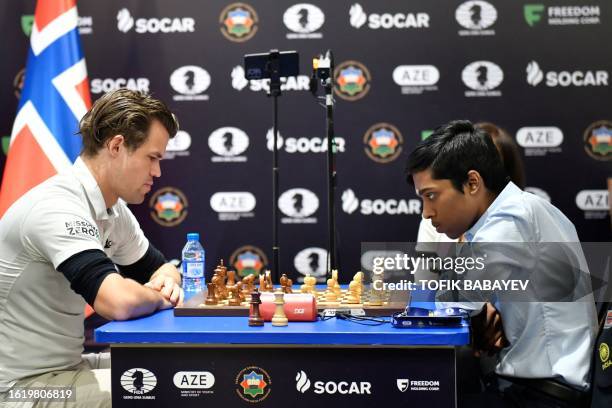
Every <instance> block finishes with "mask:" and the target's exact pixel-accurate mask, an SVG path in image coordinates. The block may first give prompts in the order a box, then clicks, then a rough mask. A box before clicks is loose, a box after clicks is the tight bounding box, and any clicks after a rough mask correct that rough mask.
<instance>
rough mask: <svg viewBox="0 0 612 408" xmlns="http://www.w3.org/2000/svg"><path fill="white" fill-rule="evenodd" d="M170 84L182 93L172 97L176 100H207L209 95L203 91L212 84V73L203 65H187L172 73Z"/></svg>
mask: <svg viewBox="0 0 612 408" xmlns="http://www.w3.org/2000/svg"><path fill="white" fill-rule="evenodd" d="M170 85H171V86H172V89H174V90H175V91H176V92H178V93H179V94H180V95H174V96H173V97H172V99H174V100H175V101H206V100H208V95H203V93H204V91H206V90H207V89H208V87H209V86H210V75H209V74H208V71H206V70H205V69H204V68H202V67H198V66H196V65H185V66H183V67H180V68H177V69H176V70H174V72H173V73H172V75H170Z"/></svg>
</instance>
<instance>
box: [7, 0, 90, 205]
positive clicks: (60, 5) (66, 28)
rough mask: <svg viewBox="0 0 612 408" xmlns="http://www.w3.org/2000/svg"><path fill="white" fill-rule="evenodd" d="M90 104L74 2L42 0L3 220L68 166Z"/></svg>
mask: <svg viewBox="0 0 612 408" xmlns="http://www.w3.org/2000/svg"><path fill="white" fill-rule="evenodd" d="M90 106H91V97H90V95H89V81H88V78H87V68H86V66H85V59H84V58H83V52H82V51H81V41H80V38H79V32H78V13H77V8H76V0H38V2H37V4H36V12H35V16H34V25H33V27H32V34H31V36H30V50H29V52H28V62H27V66H26V72H25V84H24V87H23V91H22V93H21V100H20V101H19V108H18V111H17V117H16V118H15V123H14V124H13V131H12V133H11V142H10V147H9V151H8V155H7V158H6V163H5V167H4V175H3V177H2V187H1V188H0V217H2V216H3V215H4V213H5V212H6V210H7V209H8V208H9V207H10V206H11V204H13V203H14V202H15V201H16V200H17V199H18V198H19V197H21V196H22V195H23V194H24V193H26V192H27V191H28V190H30V189H31V188H32V187H34V186H36V185H37V184H39V183H41V182H43V181H44V180H46V179H48V178H49V177H51V176H53V175H54V174H56V173H57V172H59V171H60V170H62V169H65V168H67V167H70V166H71V165H72V163H73V162H74V160H75V159H76V158H77V156H78V155H79V153H80V151H81V138H80V136H79V135H77V134H75V133H76V132H77V131H78V123H79V120H80V119H81V118H82V117H83V115H84V114H85V112H87V109H89V107H90Z"/></svg>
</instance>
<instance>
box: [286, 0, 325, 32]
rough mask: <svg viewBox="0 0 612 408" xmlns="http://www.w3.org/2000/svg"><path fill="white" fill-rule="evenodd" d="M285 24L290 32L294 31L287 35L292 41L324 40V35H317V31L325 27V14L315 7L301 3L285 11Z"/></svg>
mask: <svg viewBox="0 0 612 408" xmlns="http://www.w3.org/2000/svg"><path fill="white" fill-rule="evenodd" d="M283 22H284V23H285V26H286V27H287V28H288V29H289V30H291V31H293V33H288V34H287V38H288V39H290V40H292V39H308V38H322V37H323V34H321V33H315V31H317V30H318V29H320V28H321V27H322V26H323V23H324V22H325V14H323V12H322V11H321V9H320V8H318V7H317V6H315V5H312V4H308V3H299V4H294V5H293V6H291V7H289V8H288V9H287V10H286V11H285V14H284V15H283Z"/></svg>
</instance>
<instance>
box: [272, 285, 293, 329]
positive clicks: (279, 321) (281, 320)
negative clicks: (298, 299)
mask: <svg viewBox="0 0 612 408" xmlns="http://www.w3.org/2000/svg"><path fill="white" fill-rule="evenodd" d="M284 296H285V294H284V293H283V292H275V293H274V304H275V305H276V309H275V310H274V315H273V316H272V326H287V322H288V321H289V320H288V319H287V315H285V299H284Z"/></svg>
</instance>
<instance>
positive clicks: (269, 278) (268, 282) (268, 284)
mask: <svg viewBox="0 0 612 408" xmlns="http://www.w3.org/2000/svg"><path fill="white" fill-rule="evenodd" d="M264 276H265V278H266V279H265V281H266V292H274V285H273V284H272V271H269V270H266V272H265V274H264Z"/></svg>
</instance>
